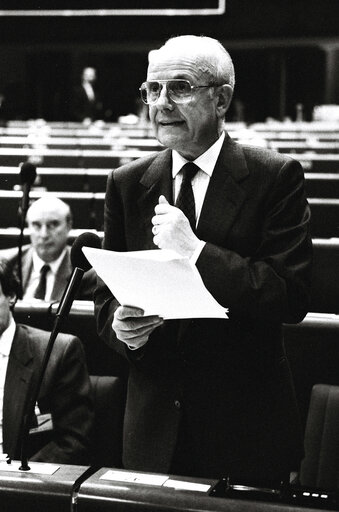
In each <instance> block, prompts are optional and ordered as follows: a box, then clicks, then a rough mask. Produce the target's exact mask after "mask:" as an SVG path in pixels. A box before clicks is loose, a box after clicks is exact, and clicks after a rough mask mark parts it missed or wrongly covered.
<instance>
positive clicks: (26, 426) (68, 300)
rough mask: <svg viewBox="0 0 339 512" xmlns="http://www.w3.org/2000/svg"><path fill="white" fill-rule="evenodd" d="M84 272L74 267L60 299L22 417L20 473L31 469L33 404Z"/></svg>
mask: <svg viewBox="0 0 339 512" xmlns="http://www.w3.org/2000/svg"><path fill="white" fill-rule="evenodd" d="M84 273H85V271H84V270H83V269H81V268H79V267H75V269H74V270H73V274H72V276H71V279H70V282H69V284H68V286H67V287H66V289H65V291H64V294H63V296H62V298H61V301H60V304H59V307H58V310H57V312H56V318H55V320H54V325H53V329H52V332H51V335H50V338H49V340H48V344H47V347H46V351H45V354H44V358H43V361H42V364H41V368H40V371H39V374H38V377H37V380H36V383H35V386H34V387H33V392H32V394H31V398H30V400H29V401H28V405H27V408H26V411H25V414H24V416H23V420H22V426H21V466H20V467H19V469H20V470H21V471H29V470H30V469H31V468H30V467H29V465H28V454H27V451H28V450H27V448H28V436H29V430H30V425H31V423H32V418H33V417H34V410H35V404H36V402H37V400H38V397H39V393H40V389H41V384H42V381H43V378H44V375H45V371H46V368H47V365H48V361H49V358H50V355H51V352H52V349H53V346H54V342H55V340H56V338H57V336H58V334H59V332H60V330H61V327H62V324H63V322H64V320H65V318H66V317H67V315H68V313H69V310H70V309H71V306H72V302H73V298H74V295H75V293H76V291H77V289H78V286H79V285H80V282H81V279H82V276H83V275H84Z"/></svg>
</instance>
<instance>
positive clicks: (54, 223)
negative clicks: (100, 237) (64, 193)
mask: <svg viewBox="0 0 339 512" xmlns="http://www.w3.org/2000/svg"><path fill="white" fill-rule="evenodd" d="M27 224H28V227H29V230H30V237H31V243H32V246H33V248H34V249H35V251H36V252H37V254H38V256H39V257H40V258H41V259H42V260H43V261H44V262H46V263H51V262H52V261H54V260H56V259H57V258H58V257H59V256H60V254H61V253H62V251H63V249H64V248H65V246H66V244H67V238H68V233H69V230H70V229H71V227H72V216H71V210H70V207H69V206H68V205H67V204H66V203H64V201H61V199H59V198H57V197H55V196H49V195H46V196H43V197H41V198H40V199H38V200H37V201H35V202H34V203H33V204H32V205H31V206H30V207H29V209H28V211H27Z"/></svg>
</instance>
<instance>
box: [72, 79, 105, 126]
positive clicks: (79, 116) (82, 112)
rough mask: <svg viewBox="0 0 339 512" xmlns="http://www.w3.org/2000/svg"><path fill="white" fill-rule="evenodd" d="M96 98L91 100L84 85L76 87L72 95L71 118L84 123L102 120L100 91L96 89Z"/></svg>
mask: <svg viewBox="0 0 339 512" xmlns="http://www.w3.org/2000/svg"><path fill="white" fill-rule="evenodd" d="M93 92H94V98H93V100H90V99H89V98H88V96H87V94H86V91H85V89H84V88H83V86H82V85H79V86H77V87H74V89H73V91H72V94H71V105H70V109H71V118H72V120H74V121H83V120H84V119H86V118H90V119H92V120H93V121H94V120H96V119H101V118H102V114H103V111H102V102H101V100H100V97H99V94H98V91H97V90H96V89H95V88H94V90H93Z"/></svg>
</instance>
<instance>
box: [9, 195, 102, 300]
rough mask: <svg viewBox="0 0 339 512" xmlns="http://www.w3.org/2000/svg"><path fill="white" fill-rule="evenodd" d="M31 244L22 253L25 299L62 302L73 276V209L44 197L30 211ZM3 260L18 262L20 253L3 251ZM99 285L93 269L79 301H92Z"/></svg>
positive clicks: (80, 289) (88, 273)
mask: <svg viewBox="0 0 339 512" xmlns="http://www.w3.org/2000/svg"><path fill="white" fill-rule="evenodd" d="M27 224H28V227H29V230H30V238H31V244H30V245H25V246H24V247H23V249H22V288H23V299H31V298H36V299H42V300H45V301H48V302H57V301H60V299H61V297H62V295H63V292H64V290H65V288H66V286H67V283H68V280H69V278H70V276H71V274H72V264H71V259H70V247H69V246H68V245H67V238H68V234H69V231H70V229H71V227H72V214H71V210H70V207H69V206H68V205H67V204H66V203H64V202H63V201H61V199H59V198H57V197H55V196H51V195H48V196H44V197H41V198H40V199H38V200H37V201H35V202H34V203H32V205H31V206H30V207H29V209H28V211H27ZM0 257H3V258H5V259H7V260H8V261H14V260H17V258H18V249H17V248H11V249H4V250H2V251H0ZM95 285H96V274H95V272H94V270H93V269H90V270H89V271H88V272H86V273H85V275H84V277H83V279H82V282H81V284H80V287H79V290H78V293H77V295H76V297H75V298H76V299H80V300H92V292H93V289H94V288H95Z"/></svg>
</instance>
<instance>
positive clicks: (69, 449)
mask: <svg viewBox="0 0 339 512" xmlns="http://www.w3.org/2000/svg"><path fill="white" fill-rule="evenodd" d="M49 335H50V333H48V332H46V331H42V330H40V329H35V328H33V327H29V326H27V325H20V324H18V325H17V328H16V332H15V337H14V340H13V344H12V349H11V352H10V356H9V362H8V367H7V373H6V381H5V388H4V402H3V449H4V453H7V454H8V455H9V456H10V457H11V458H13V459H20V447H21V441H20V428H21V421H22V418H23V414H24V410H25V404H26V403H27V400H28V399H29V398H30V396H31V395H30V393H31V392H32V389H33V387H34V384H35V382H36V380H37V378H38V375H39V371H40V368H41V364H42V360H43V357H44V354H45V350H46V347H47V343H48V340H49ZM38 405H39V408H40V411H41V413H43V414H46V413H51V415H52V420H53V433H52V436H51V440H50V442H49V443H48V444H47V445H45V446H43V447H42V448H41V449H40V450H39V451H38V452H37V453H35V454H34V455H33V456H32V457H31V460H35V461H43V462H55V463H59V464H85V463H88V457H89V456H88V445H89V434H90V430H91V426H92V421H93V404H92V397H91V389H90V382H89V377H88V373H87V368H86V363H85V356H84V352H83V349H82V346H81V342H80V340H79V339H78V338H76V337H74V336H71V335H69V334H59V335H58V337H57V339H56V341H55V343H54V346H53V350H52V353H51V357H50V360H49V363H48V366H47V369H46V373H45V376H44V380H43V383H42V387H41V391H40V394H39V399H38Z"/></svg>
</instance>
